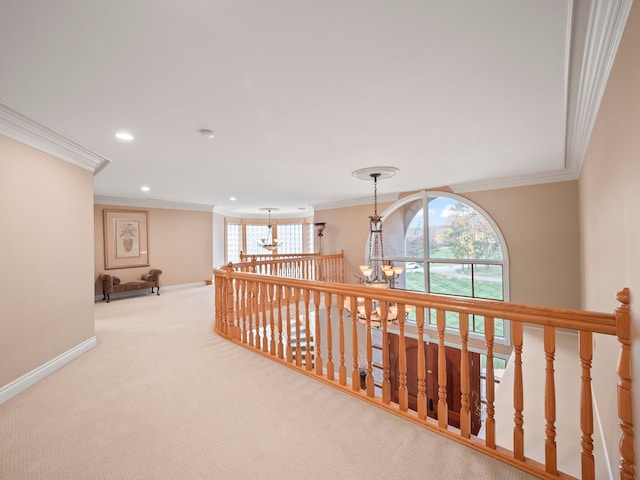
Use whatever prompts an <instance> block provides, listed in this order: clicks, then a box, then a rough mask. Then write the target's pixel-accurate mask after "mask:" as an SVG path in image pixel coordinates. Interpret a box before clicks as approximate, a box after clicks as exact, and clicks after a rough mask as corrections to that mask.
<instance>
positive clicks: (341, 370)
mask: <svg viewBox="0 0 640 480" xmlns="http://www.w3.org/2000/svg"><path fill="white" fill-rule="evenodd" d="M338 325H339V328H340V366H339V367H338V381H339V383H340V385H346V384H347V367H346V365H345V363H344V296H343V295H338Z"/></svg>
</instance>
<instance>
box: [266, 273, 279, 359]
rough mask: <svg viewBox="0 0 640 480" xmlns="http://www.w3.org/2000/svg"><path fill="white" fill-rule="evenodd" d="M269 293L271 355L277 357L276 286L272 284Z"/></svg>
mask: <svg viewBox="0 0 640 480" xmlns="http://www.w3.org/2000/svg"><path fill="white" fill-rule="evenodd" d="M267 292H268V294H269V353H270V354H271V355H273V356H275V355H276V354H277V351H276V339H275V335H276V325H275V323H276V322H275V312H274V305H275V303H276V296H275V287H274V285H272V284H270V285H269V286H268V287H267Z"/></svg>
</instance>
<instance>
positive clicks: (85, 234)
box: [0, 135, 94, 387]
mask: <svg viewBox="0 0 640 480" xmlns="http://www.w3.org/2000/svg"><path fill="white" fill-rule="evenodd" d="M92 203H93V174H92V173H91V172H89V171H87V170H83V169H81V168H79V167H75V166H73V165H71V164H70V163H67V162H65V161H63V160H59V159H57V158H54V157H52V156H50V155H47V154H45V153H42V152H40V151H38V150H35V149H32V148H30V147H27V146H26V145H23V144H21V143H18V142H15V141H13V140H11V139H9V138H7V137H4V136H2V135H0V219H2V227H1V231H2V240H1V243H0V244H1V245H2V248H1V249H0V272H2V275H0V387H2V386H4V385H7V384H9V383H10V382H12V381H13V380H16V379H18V378H20V377H21V376H22V375H24V374H26V373H28V372H30V371H32V370H34V369H35V368H37V367H40V366H42V365H44V364H45V363H46V362H48V361H50V360H52V359H53V358H55V357H57V356H58V355H61V354H63V353H65V352H67V351H68V350H70V349H72V348H74V347H76V346H78V345H79V344H81V343H83V342H85V341H87V340H89V339H91V338H92V337H93V336H94V321H93V317H94V312H93V306H94V298H93V289H92V284H93V268H92V258H93V245H92V242H91V241H88V239H90V238H91V237H92V235H93V230H92V228H93V213H92V209H91V205H92Z"/></svg>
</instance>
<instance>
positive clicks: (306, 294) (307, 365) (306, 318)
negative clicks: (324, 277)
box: [302, 289, 315, 371]
mask: <svg viewBox="0 0 640 480" xmlns="http://www.w3.org/2000/svg"><path fill="white" fill-rule="evenodd" d="M302 299H303V300H304V335H305V340H306V344H307V348H305V356H304V361H305V369H306V370H308V371H311V370H312V367H313V365H312V359H311V332H310V330H311V323H310V321H309V299H310V293H309V290H307V289H305V290H303V291H302ZM314 352H315V350H314Z"/></svg>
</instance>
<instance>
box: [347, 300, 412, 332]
mask: <svg viewBox="0 0 640 480" xmlns="http://www.w3.org/2000/svg"><path fill="white" fill-rule="evenodd" d="M364 302H365V299H364V298H362V297H358V300H357V306H356V312H355V315H356V318H357V319H358V321H359V322H360V323H362V324H364V325H366V324H367V319H368V320H369V322H370V323H371V326H372V327H381V326H382V324H383V323H387V324H389V323H391V324H393V325H397V324H398V305H397V304H396V303H393V302H392V303H389V304H388V306H387V315H386V319H385V318H384V316H383V312H382V308H381V307H380V301H379V300H371V313H370V314H369V316H367V311H366V308H365V306H364ZM346 308H347V310H348V311H349V313H352V312H351V309H350V308H349V306H347V307H346ZM404 308H405V312H404V315H405V317H406V316H407V315H409V313H411V311H412V310H413V307H412V306H410V305H405V307H404Z"/></svg>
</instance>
